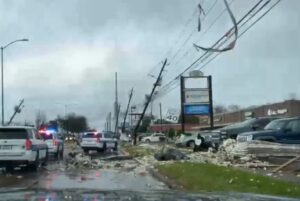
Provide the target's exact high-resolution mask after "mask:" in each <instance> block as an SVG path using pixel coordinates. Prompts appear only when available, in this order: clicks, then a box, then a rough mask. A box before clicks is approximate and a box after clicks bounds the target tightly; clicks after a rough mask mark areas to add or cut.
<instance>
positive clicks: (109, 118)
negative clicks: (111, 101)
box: [107, 112, 111, 132]
mask: <svg viewBox="0 0 300 201" xmlns="http://www.w3.org/2000/svg"><path fill="white" fill-rule="evenodd" d="M107 130H108V131H109V132H110V131H111V112H109V113H108V129H107Z"/></svg>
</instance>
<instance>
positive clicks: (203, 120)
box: [149, 100, 300, 132]
mask: <svg viewBox="0 0 300 201" xmlns="http://www.w3.org/2000/svg"><path fill="white" fill-rule="evenodd" d="M271 116H272V117H282V118H284V117H297V116H300V100H287V101H284V102H280V103H273V104H267V105H262V106H258V107H253V108H247V109H243V110H239V111H235V112H228V113H222V114H215V115H214V125H215V126H224V125H229V124H232V123H237V122H241V121H244V120H246V119H249V118H256V117H271ZM208 126H209V119H208V118H207V117H199V123H198V124H186V125H185V128H186V131H199V130H200V129H203V128H206V127H208ZM171 128H173V129H175V130H176V131H178V130H181V124H163V125H162V127H161V125H159V124H158V125H157V124H156V125H151V126H150V128H149V130H150V131H152V132H160V131H161V130H162V131H163V132H167V131H168V130H170V129H171Z"/></svg>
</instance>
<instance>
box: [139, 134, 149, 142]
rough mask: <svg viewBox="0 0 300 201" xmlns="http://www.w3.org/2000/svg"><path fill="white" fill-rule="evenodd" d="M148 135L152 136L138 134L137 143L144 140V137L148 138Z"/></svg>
mask: <svg viewBox="0 0 300 201" xmlns="http://www.w3.org/2000/svg"><path fill="white" fill-rule="evenodd" d="M150 135H152V134H151V133H139V134H138V141H139V142H142V139H143V138H144V137H148V136H150Z"/></svg>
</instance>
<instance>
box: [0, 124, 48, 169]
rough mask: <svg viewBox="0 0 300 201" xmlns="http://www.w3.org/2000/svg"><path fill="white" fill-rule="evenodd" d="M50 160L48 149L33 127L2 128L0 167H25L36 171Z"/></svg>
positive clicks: (0, 135) (0, 130)
mask: <svg viewBox="0 0 300 201" xmlns="http://www.w3.org/2000/svg"><path fill="white" fill-rule="evenodd" d="M47 159H48V147H47V144H46V143H45V142H44V140H43V138H42V137H41V136H40V134H39V133H38V132H37V130H36V129H35V128H33V127H25V126H23V127H16V126H13V127H0V167H5V168H6V169H12V168H13V167H14V166H16V165H24V164H26V165H27V167H29V168H30V169H32V170H34V171H36V170H37V169H38V167H39V165H40V164H43V165H45V164H46V162H47Z"/></svg>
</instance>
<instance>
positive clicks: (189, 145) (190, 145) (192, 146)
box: [187, 141, 196, 149]
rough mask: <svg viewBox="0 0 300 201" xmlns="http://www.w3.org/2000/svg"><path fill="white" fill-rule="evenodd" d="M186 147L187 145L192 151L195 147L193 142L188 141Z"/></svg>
mask: <svg viewBox="0 0 300 201" xmlns="http://www.w3.org/2000/svg"><path fill="white" fill-rule="evenodd" d="M187 145H188V147H190V148H192V149H194V148H195V146H196V144H195V141H190V142H189V143H188V144H187Z"/></svg>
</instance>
